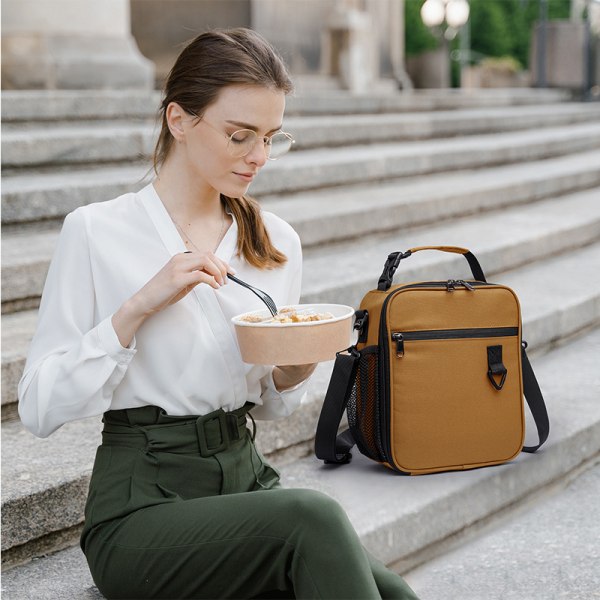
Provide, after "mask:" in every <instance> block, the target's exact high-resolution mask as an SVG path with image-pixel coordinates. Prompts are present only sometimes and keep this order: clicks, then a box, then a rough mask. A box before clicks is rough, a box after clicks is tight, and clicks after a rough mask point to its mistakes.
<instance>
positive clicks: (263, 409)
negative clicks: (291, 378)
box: [252, 369, 310, 420]
mask: <svg viewBox="0 0 600 600" xmlns="http://www.w3.org/2000/svg"><path fill="white" fill-rule="evenodd" d="M309 380H310V377H308V378H307V379H305V380H304V381H301V382H300V383H298V384H297V385H295V386H294V387H292V388H289V389H287V390H284V391H283V392H280V391H279V390H278V389H277V388H276V387H275V381H274V380H273V370H272V369H271V370H270V371H269V373H267V375H265V377H264V378H263V379H262V385H263V390H262V394H261V400H262V402H263V403H262V405H257V406H256V407H255V408H254V409H252V415H253V416H254V417H256V418H257V419H261V420H269V419H281V418H283V417H289V416H290V415H291V414H292V413H293V412H294V411H295V410H296V409H297V408H298V407H299V406H300V405H301V404H302V402H303V400H304V398H305V396H306V389H307V386H308V382H309Z"/></svg>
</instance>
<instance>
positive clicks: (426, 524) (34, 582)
mask: <svg viewBox="0 0 600 600" xmlns="http://www.w3.org/2000/svg"><path fill="white" fill-rule="evenodd" d="M598 352H600V329H598V330H595V331H593V332H591V333H589V334H588V335H586V336H585V337H583V338H581V339H579V340H577V341H576V342H575V343H572V344H569V345H565V346H562V347H561V348H557V349H556V350H554V351H553V352H551V353H549V354H547V355H545V356H542V357H537V358H534V359H533V361H532V363H533V366H534V369H535V371H536V374H537V377H538V380H539V381H540V384H541V387H542V390H543V393H544V395H545V400H546V403H547V406H548V411H549V414H550V419H551V433H550V438H549V440H548V442H547V443H546V445H545V446H544V447H543V448H542V450H540V451H539V452H538V453H537V454H534V455H525V454H521V455H520V456H519V457H518V458H517V459H516V460H514V461H513V462H511V463H509V464H505V465H501V466H498V467H494V468H490V469H476V470H473V471H466V472H454V473H442V474H435V475H427V476H422V477H402V476H396V475H394V474H393V473H392V472H390V471H387V470H386V469H385V467H382V466H380V465H377V464H375V463H373V462H372V461H369V460H368V459H366V458H364V457H363V456H362V455H360V454H359V453H358V452H356V451H355V452H354V460H353V461H352V463H351V464H350V465H347V466H344V467H337V468H336V467H328V466H324V465H322V464H321V463H320V462H319V461H317V460H316V459H315V458H314V457H312V456H311V457H307V458H305V459H302V460H299V461H296V462H295V463H292V464H289V465H287V466H284V467H283V468H282V475H283V483H284V485H285V486H286V487H297V488H311V489H317V490H320V491H324V492H326V493H328V494H330V495H331V496H333V497H334V498H336V499H337V500H338V501H339V502H340V503H341V504H342V505H343V506H344V508H345V509H346V511H347V512H348V515H349V517H350V519H351V521H352V522H353V524H354V526H355V527H356V529H357V531H358V533H359V535H360V537H361V539H362V541H363V543H364V544H365V545H366V546H367V547H368V548H369V549H370V550H371V551H372V552H373V553H374V554H375V555H377V556H378V557H379V558H380V559H382V560H383V561H384V562H386V563H387V564H391V565H394V566H395V568H396V569H398V570H399V571H400V572H405V571H407V570H409V569H410V568H411V566H413V565H414V564H415V560H416V559H417V558H418V557H419V556H420V555H422V552H423V551H425V550H426V549H430V548H431V546H432V545H435V544H439V543H440V542H441V541H442V540H444V539H446V538H448V536H452V535H454V534H456V533H457V532H460V531H462V530H463V529H464V528H466V527H472V526H474V525H477V523H480V522H482V521H483V520H485V519H489V518H490V517H491V516H492V515H494V514H496V513H498V512H499V511H502V510H503V509H505V508H506V507H507V506H510V505H514V504H516V503H519V502H524V501H527V499H528V498H529V497H531V495H532V494H534V493H536V492H537V491H538V490H540V489H542V488H544V487H545V486H547V485H549V484H552V483H553V482H556V481H560V480H561V479H563V478H564V477H565V476H568V474H569V473H570V472H571V471H572V470H574V469H576V468H578V466H579V465H581V464H582V463H584V462H585V461H588V460H589V459H590V458H592V457H596V456H598V454H599V452H600V404H598V402H597V397H598V393H599V391H600V382H599V381H598V378H597V364H596V362H597V361H596V357H597V355H598ZM528 425H530V423H528ZM528 438H529V433H528ZM594 489H596V488H594ZM399 497H401V499H402V501H401V502H399V501H398V498H399ZM587 498H588V499H590V498H593V496H590V495H588V496H587ZM571 500H572V501H575V500H576V498H575V497H572V498H571ZM596 504H597V503H595V504H594V506H596ZM590 508H591V505H590ZM579 516H581V515H579ZM579 520H580V519H579ZM543 521H544V523H543V525H542V526H540V525H539V521H536V523H535V525H534V528H535V529H536V535H538V536H545V537H544V540H543V541H545V540H546V539H547V535H548V533H547V527H546V525H547V523H548V522H551V520H550V519H548V520H547V521H546V519H544V520H543ZM552 522H553V521H552ZM568 525H569V522H568V521H567V522H566V523H564V526H565V527H568ZM539 539H540V543H539V545H538V551H539V552H544V554H543V555H540V560H539V561H530V563H534V564H538V562H539V563H546V562H547V560H549V557H548V554H547V552H548V546H547V544H545V543H543V542H542V538H539ZM556 539H557V540H558V538H556ZM586 539H587V538H586ZM590 539H591V538H590ZM499 540H500V542H499V544H498V548H499V549H500V550H503V549H505V548H506V544H507V543H510V540H508V541H507V540H506V538H505V537H504V536H503V537H502V538H499ZM592 542H593V545H592V548H594V547H595V540H592ZM558 543H560V542H558ZM556 550H557V549H556V548H555V549H554V550H553V552H555V551H556ZM530 553H531V546H530V545H527V544H526V545H525V546H524V549H523V550H521V551H520V552H516V553H506V552H505V553H504V556H505V557H506V558H505V559H504V560H505V562H506V561H509V562H510V565H508V562H506V564H507V568H509V569H510V571H511V573H512V574H513V575H516V573H514V571H515V565H518V566H519V568H520V566H521V565H522V564H523V562H527V556H530ZM486 556H487V554H486V553H482V552H479V553H478V554H473V562H475V563H477V561H478V560H479V561H483V560H485V557H486ZM465 564H468V565H471V561H466V562H458V563H457V566H456V569H455V570H452V571H446V574H447V577H448V579H446V580H444V581H443V582H442V581H440V580H437V581H433V582H432V580H430V579H425V580H424V581H425V583H426V584H427V583H429V584H430V585H431V584H432V583H433V585H437V587H435V588H433V589H434V591H435V593H434V594H433V595H430V596H422V597H423V599H424V600H425V599H426V598H439V597H440V593H442V595H443V596H444V597H448V598H473V600H475V598H477V599H479V598H487V597H490V598H501V597H502V598H505V597H510V598H512V597H516V596H506V595H495V596H494V595H488V594H485V593H484V594H482V595H472V596H468V595H464V594H456V595H454V593H453V589H454V588H453V587H452V584H453V582H454V581H455V578H456V577H459V578H461V579H462V581H467V579H469V578H471V576H472V573H471V568H470V567H469V568H468V569H465V568H464V565H465ZM490 564H493V565H494V568H496V566H495V565H496V563H495V562H492V563H490ZM557 564H558V566H560V567H561V568H560V569H559V571H558V572H559V573H563V572H564V566H565V565H564V563H560V564H559V563H557ZM557 568H558V567H557ZM2 579H3V581H2V591H3V592H4V593H5V594H9V595H10V597H11V598H25V597H35V598H38V599H39V600H49V599H50V598H52V599H57V598H65V599H66V598H68V599H69V600H83V599H84V598H85V599H91V598H101V596H100V594H99V593H98V591H97V589H96V588H95V586H93V582H92V580H91V577H90V575H89V572H88V571H87V569H86V565H85V559H84V557H83V554H82V553H81V551H80V550H79V548H72V549H69V550H66V551H62V552H58V553H56V554H53V555H50V556H47V557H44V558H41V559H37V560H34V561H32V562H30V563H29V564H26V565H23V566H20V567H16V568H14V569H12V570H10V571H8V572H5V573H4V574H3V578H2ZM408 580H409V582H411V583H413V582H416V583H417V584H418V583H419V581H423V580H422V579H421V580H419V579H417V578H415V577H413V576H411V574H410V573H409V577H408ZM431 582H432V583H431ZM413 584H414V583H413ZM441 585H444V588H443V592H441V587H440V586H441ZM490 585H491V584H490ZM415 587H416V589H417V592H419V587H418V586H417V585H416V586H415ZM553 589H554V588H553ZM491 591H492V594H493V593H494V591H493V590H491ZM497 591H498V590H496V593H497ZM513 591H514V592H515V593H517V591H518V590H517V589H515V590H513ZM545 591H548V589H546V590H545ZM519 597H520V598H522V597H524V596H523V594H520V595H519ZM525 597H528V598H529V597H531V598H535V596H527V595H525ZM542 597H543V598H548V597H549V596H547V595H545V596H539V598H540V599H541V598H542ZM569 597H574V598H579V597H581V598H583V596H570V595H569ZM587 597H590V596H587ZM587 597H586V598H587Z"/></svg>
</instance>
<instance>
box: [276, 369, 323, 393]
mask: <svg viewBox="0 0 600 600" xmlns="http://www.w3.org/2000/svg"><path fill="white" fill-rule="evenodd" d="M317 365H318V363H311V364H308V365H285V366H281V367H273V381H274V382H275V387H276V388H277V391H279V392H283V391H285V390H288V389H290V388H293V387H294V386H295V385H298V384H299V383H301V382H302V381H304V380H305V379H308V378H309V377H310V376H311V375H312V374H313V372H314V370H315V369H316V368H317Z"/></svg>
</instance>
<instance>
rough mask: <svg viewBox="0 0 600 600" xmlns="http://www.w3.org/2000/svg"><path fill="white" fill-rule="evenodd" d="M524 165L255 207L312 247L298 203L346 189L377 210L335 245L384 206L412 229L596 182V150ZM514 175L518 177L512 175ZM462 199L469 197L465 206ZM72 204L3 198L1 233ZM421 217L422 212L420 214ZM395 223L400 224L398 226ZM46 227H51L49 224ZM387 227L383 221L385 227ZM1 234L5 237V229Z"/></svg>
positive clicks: (599, 177)
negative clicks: (277, 218) (549, 170)
mask: <svg viewBox="0 0 600 600" xmlns="http://www.w3.org/2000/svg"><path fill="white" fill-rule="evenodd" d="M577 158H579V162H575V160H574V159H577ZM594 158H596V162H597V163H598V164H597V167H596V166H595V165H594V164H593V162H594ZM589 162H591V163H592V164H591V165H589V166H588V165H587V164H586V163H589ZM549 164H553V165H555V166H556V169H555V170H553V171H552V173H551V174H550V175H548V174H547V173H545V174H544V173H543V172H542V171H543V170H544V169H545V168H546V170H547V166H548V165H549ZM525 166H526V167H527V169H526V170H525V169H524V168H523V165H513V164H506V165H501V166H497V165H492V166H487V167H482V168H481V169H477V170H476V171H473V170H457V171H455V172H452V173H450V174H440V173H432V174H430V175H429V176H428V177H427V180H426V181H428V182H430V185H423V179H422V178H417V177H414V178H411V177H405V178H399V179H398V178H396V179H390V180H387V181H382V182H380V183H376V182H372V183H357V184H354V185H351V186H349V187H337V188H329V189H327V188H325V189H321V190H313V191H312V192H311V191H308V192H296V193H292V194H290V195H289V196H288V197H286V196H285V195H284V196H283V197H282V198H280V197H279V196H278V195H265V196H263V197H262V198H259V202H260V203H261V205H262V206H263V208H264V209H265V210H270V211H273V212H275V214H280V213H279V212H278V209H279V208H281V210H282V211H283V212H282V214H281V215H280V216H282V217H283V218H284V219H286V220H288V222H289V223H290V224H291V225H292V226H293V227H295V228H296V230H297V231H298V233H299V234H300V236H301V238H302V240H303V245H304V246H305V247H306V246H307V245H310V244H312V243H321V242H322V241H323V236H322V235H317V234H318V233H319V232H320V231H321V230H322V229H323V228H322V227H315V223H314V221H315V220H316V219H317V218H318V217H317V216H316V215H314V214H312V213H311V214H309V215H307V216H304V215H303V214H297V213H298V211H299V209H300V208H301V206H300V204H301V203H303V201H304V200H308V201H309V206H312V204H314V202H315V200H316V199H319V200H323V201H326V200H327V198H328V197H331V198H334V199H336V200H337V198H338V197H340V196H341V194H343V191H344V189H347V190H348V193H349V196H350V197H352V196H355V195H356V194H357V193H359V191H362V192H364V193H366V194H368V193H369V192H370V191H372V190H373V188H374V190H375V194H374V195H375V203H376V204H377V205H376V206H372V203H371V202H370V203H369V206H368V208H367V207H366V206H365V209H364V211H363V213H361V214H362V215H364V217H368V218H367V219H366V221H365V219H364V218H363V217H362V216H361V218H359V219H356V218H355V217H354V213H353V214H352V215H346V214H345V213H343V214H342V215H340V216H341V218H343V219H344V220H345V224H344V226H340V227H338V228H336V229H335V230H334V231H330V232H329V233H330V234H331V235H330V238H331V239H332V240H339V239H343V238H344V237H352V236H351V235H346V233H345V232H346V231H349V233H350V234H352V233H353V232H356V229H357V227H358V225H359V223H364V222H366V223H369V221H371V222H372V221H375V222H379V223H381V222H382V221H381V219H377V218H375V215H374V213H376V212H378V211H379V213H381V211H382V210H386V207H389V212H390V213H391V215H387V217H388V218H389V217H391V218H392V219H393V220H394V227H395V226H396V225H397V224H398V225H400V224H405V226H407V225H406V221H405V219H406V216H407V215H405V214H404V212H408V213H409V214H408V217H409V218H410V219H412V221H414V223H413V222H412V221H409V222H408V225H410V226H412V225H414V224H426V223H428V222H430V221H432V220H433V219H434V218H438V216H439V215H438V214H437V213H436V215H435V217H433V216H431V215H430V211H429V210H424V211H421V210H419V211H418V214H417V211H415V210H412V211H411V210H410V209H408V208H407V210H406V211H404V209H402V207H410V206H415V207H416V205H417V202H418V204H419V207H420V206H422V205H423V204H425V205H426V206H436V207H437V210H438V211H440V215H442V216H443V218H448V217H449V216H455V215H458V214H462V213H461V212H460V211H457V210H454V211H451V210H450V207H451V206H453V205H454V204H460V202H459V200H461V201H462V203H463V204H468V206H467V207H466V208H468V210H467V211H465V212H467V213H472V212H476V211H477V210H481V209H483V210H485V208H486V207H488V206H490V207H495V206H497V202H501V203H502V204H503V205H511V204H517V203H522V202H524V201H525V200H527V199H529V198H531V199H532V200H534V201H535V200H541V199H544V198H546V197H548V196H551V195H560V194H564V193H567V192H569V191H575V190H577V189H583V188H584V187H592V186H594V185H596V184H597V182H598V181H600V150H596V151H594V150H590V151H585V152H580V153H576V154H573V155H566V156H559V157H554V158H547V159H542V160H537V161H536V160H533V161H531V162H530V163H527V164H526V165H525ZM540 168H541V170H540ZM515 170H516V174H515V173H514V171H515ZM484 173H488V174H489V177H490V178H489V180H483V178H482V174H484ZM501 175H502V176H501ZM504 175H505V176H504ZM470 176H474V177H475V182H474V183H473V184H471V185H469V186H468V189H467V188H466V187H465V185H464V184H463V185H461V180H462V179H470V178H471V177H470ZM494 178H497V179H498V181H494ZM442 179H444V180H445V179H449V181H450V182H455V183H458V187H453V186H452V185H449V186H445V187H444V189H443V190H440V189H437V188H436V187H435V186H436V185H437V186H439V184H440V183H441V181H442ZM471 179H472V178H471ZM524 185H525V186H528V189H529V192H528V191H527V190H524V189H523V186H524ZM411 186H412V189H411ZM126 187H127V186H126V184H123V188H124V189H125V188H126ZM138 187H140V186H138ZM380 188H381V189H384V190H386V194H385V195H386V199H385V200H383V199H381V200H378V194H379V192H378V190H379V189H380ZM387 190H389V192H388V191H387ZM394 190H396V191H394ZM120 191H123V190H118V191H117V190H115V192H116V195H118V193H119V192H120ZM130 191H131V190H130ZM487 194H489V195H491V196H494V197H495V200H494V201H492V200H491V199H490V198H489V197H487V198H486V195H487ZM515 194H516V197H515ZM390 196H391V197H393V198H395V200H394V202H393V203H390V201H389V197H390ZM466 198H469V201H468V203H467V201H466ZM107 199H108V196H107ZM82 200H83V201H82ZM74 203H75V204H71V203H69V202H67V204H64V203H63V204H56V203H53V204H52V205H51V206H50V207H48V203H47V202H36V203H34V204H33V206H30V207H29V208H27V207H23V204H22V203H19V202H13V201H10V200H9V199H8V198H4V200H3V206H2V224H3V227H4V228H7V227H8V228H9V232H10V231H12V230H14V229H15V228H17V227H20V226H25V227H34V226H35V225H36V219H39V218H43V219H52V220H54V221H53V222H54V223H55V227H56V228H58V227H59V226H60V223H59V222H58V220H59V219H62V218H64V216H65V215H66V214H67V212H70V211H71V210H74V209H75V208H77V207H78V206H79V205H83V204H88V203H89V202H87V201H86V199H85V198H83V199H80V198H74ZM338 203H339V204H340V211H341V203H340V202H338ZM378 205H381V206H378ZM48 208H50V210H48ZM23 209H25V210H23ZM400 209H402V214H400ZM365 211H366V214H365ZM354 212H356V211H354ZM412 213H415V214H412ZM421 213H424V215H422V214H421ZM288 215H289V216H288ZM319 218H320V217H319ZM399 218H402V219H403V220H402V221H401V222H398V223H396V221H397V220H398V219H399ZM45 222H46V221H45ZM47 222H48V223H50V221H47ZM387 222H388V221H387V219H386V227H387ZM39 223H40V221H37V224H39ZM317 224H318V223H317ZM403 228H405V227H403ZM5 233H7V232H6V229H5Z"/></svg>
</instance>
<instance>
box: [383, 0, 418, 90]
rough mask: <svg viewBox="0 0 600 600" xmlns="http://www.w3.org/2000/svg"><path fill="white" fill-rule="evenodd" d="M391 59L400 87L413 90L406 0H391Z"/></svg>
mask: <svg viewBox="0 0 600 600" xmlns="http://www.w3.org/2000/svg"><path fill="white" fill-rule="evenodd" d="M389 44H390V61H391V63H392V71H393V73H394V78H395V79H396V81H397V82H398V87H399V88H400V89H403V90H412V89H413V84H412V81H411V79H410V77H409V76H408V73H407V72H406V52H405V49H406V48H405V27H404V0H391V2H390V11H389Z"/></svg>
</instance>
